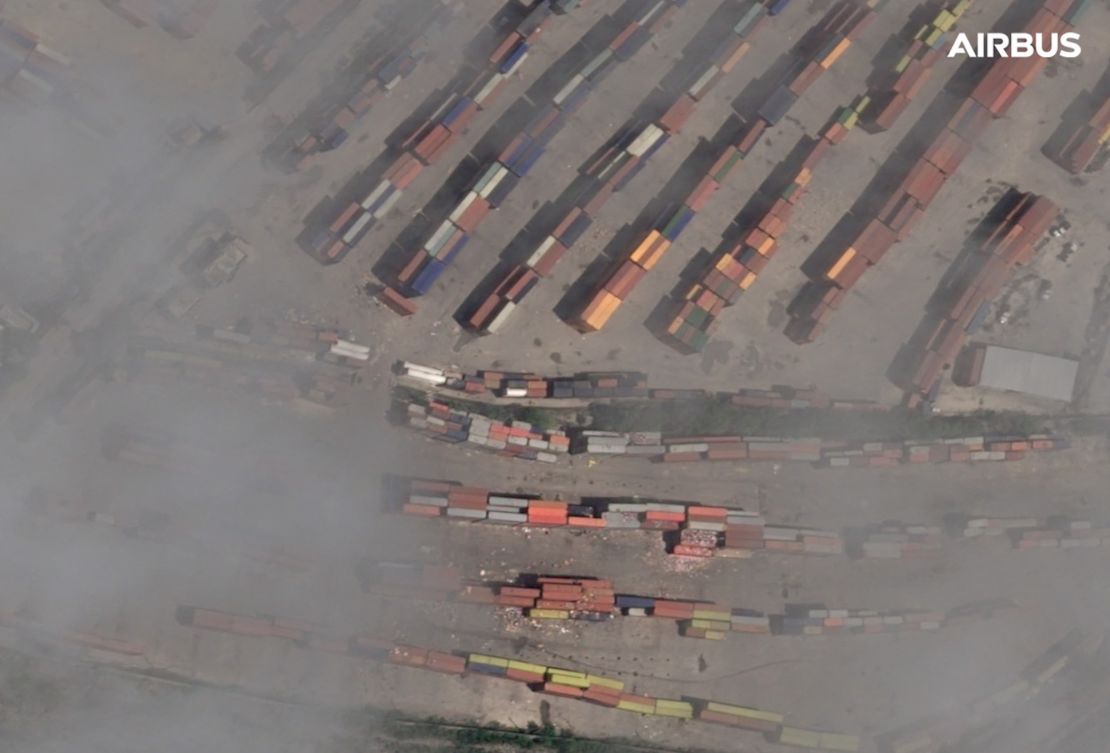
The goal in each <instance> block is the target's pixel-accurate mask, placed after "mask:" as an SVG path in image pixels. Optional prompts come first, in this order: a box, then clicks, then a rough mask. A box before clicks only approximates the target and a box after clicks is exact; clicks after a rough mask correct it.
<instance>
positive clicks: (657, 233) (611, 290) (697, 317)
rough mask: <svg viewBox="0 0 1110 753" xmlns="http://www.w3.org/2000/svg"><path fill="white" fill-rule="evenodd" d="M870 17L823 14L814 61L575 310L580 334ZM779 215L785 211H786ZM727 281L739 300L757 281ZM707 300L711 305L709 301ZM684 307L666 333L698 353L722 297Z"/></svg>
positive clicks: (597, 322) (845, 2)
mask: <svg viewBox="0 0 1110 753" xmlns="http://www.w3.org/2000/svg"><path fill="white" fill-rule="evenodd" d="M872 4H874V3H872ZM873 17H874V12H873V11H872V10H871V8H870V7H866V6H862V5H857V4H856V3H855V2H854V0H841V2H840V3H838V4H837V5H835V6H834V7H833V8H832V9H831V10H830V11H829V12H828V13H827V14H826V15H825V17H824V18H823V19H822V21H821V22H819V23H818V25H817V27H816V28H817V31H818V33H819V34H821V35H822V37H821V38H822V42H821V43H820V46H819V47H818V48H817V50H816V52H815V53H814V55H813V56H812V58H811V59H810V60H809V61H808V62H806V63H805V64H803V65H799V66H796V67H795V69H794V70H793V71H792V72H791V73H790V74H788V76H787V78H786V80H785V81H784V82H783V83H782V84H781V85H780V86H779V87H778V89H776V90H775V92H774V93H773V94H772V95H771V96H770V98H768V100H767V101H766V102H765V103H764V104H763V106H762V107H761V108H760V109H759V111H758V113H757V115H758V118H757V119H756V120H754V121H753V122H752V124H751V125H749V126H746V127H745V128H743V129H742V130H741V132H740V133H739V134H737V140H736V142H735V143H734V144H732V145H730V146H728V147H727V148H726V149H725V150H724V152H722V154H721V155H720V157H719V158H718V159H717V161H716V162H715V163H714V164H713V165H712V166H711V167H710V169H709V172H708V173H707V174H706V175H705V176H704V177H703V178H702V180H701V181H700V182H699V183H698V185H697V186H696V187H694V189H693V190H692V191H691V192H690V194H689V196H688V197H687V199H686V200H685V201H684V202H683V204H681V205H680V206H679V207H678V208H677V209H675V210H674V211H672V212H668V213H666V214H665V215H664V216H663V217H662V218H661V219H660V220H659V221H658V222H657V223H656V224H655V227H654V228H653V229H652V230H651V231H650V232H649V233H648V234H647V236H646V237H644V238H642V239H641V240H639V241H637V242H635V243H633V244H632V248H631V251H630V252H629V254H628V256H627V257H626V258H623V259H621V260H620V261H619V264H618V266H616V267H615V268H613V269H612V270H610V272H609V274H608V275H607V276H606V277H605V278H604V279H603V281H602V282H601V283H600V284H599V285H598V286H597V288H596V289H595V290H594V292H593V294H592V295H590V296H588V297H587V299H586V300H585V302H584V304H583V305H582V306H581V307H580V308H578V309H577V311H576V313H575V315H574V316H573V317H572V320H571V323H572V324H573V325H574V326H576V327H577V328H578V329H580V330H581V331H583V332H596V331H598V330H600V329H601V328H602V327H603V326H605V323H606V322H607V321H608V320H609V318H610V317H611V316H612V315H613V313H614V312H615V311H616V310H617V309H618V308H619V307H620V304H621V303H622V302H623V300H624V299H626V298H627V297H628V295H629V294H630V293H631V291H632V289H633V288H634V287H635V286H636V284H637V283H639V281H640V280H641V279H643V277H644V276H645V275H646V274H647V272H648V271H649V270H650V269H651V268H652V267H653V266H654V265H655V264H656V263H657V262H658V261H659V259H660V258H662V256H663V254H665V253H666V251H667V250H668V249H669V248H670V246H671V244H672V243H674V242H675V241H676V240H677V239H678V236H679V234H680V233H681V232H682V231H683V230H684V229H685V228H686V227H687V226H688V225H689V223H690V221H691V220H692V219H693V218H694V217H695V215H696V214H697V212H698V211H699V210H700V209H701V208H702V207H703V206H704V205H705V203H706V202H707V201H708V200H709V198H710V197H711V196H712V195H713V193H714V192H715V191H716V190H717V189H718V188H719V187H720V184H721V181H723V180H724V179H725V177H726V176H727V174H728V173H729V171H730V170H731V169H732V168H733V167H735V166H736V165H738V164H739V163H740V162H741V161H742V160H743V159H744V158H745V157H746V156H747V155H748V154H749V153H750V152H751V150H752V149H753V148H754V147H755V145H756V143H758V140H759V138H760V136H761V135H762V133H763V131H764V130H765V129H766V128H767V127H768V126H773V125H775V124H776V123H778V122H779V120H781V119H782V118H783V117H785V115H786V113H787V112H788V111H789V109H790V107H791V106H793V104H794V103H795V102H796V101H797V99H798V97H799V96H800V95H801V93H802V92H804V91H805V90H806V89H807V88H808V87H809V86H810V85H811V84H812V83H813V82H814V81H816V80H817V78H818V77H820V75H821V74H822V73H823V72H824V71H826V70H828V69H829V68H831V67H832V65H833V64H834V63H835V62H836V61H837V60H838V59H840V57H841V56H842V55H843V54H844V52H845V51H846V50H847V49H848V48H849V47H850V46H851V44H852V41H853V40H854V39H856V37H857V36H858V35H859V34H860V33H861V32H862V31H863V29H864V28H865V27H866V26H867V25H868V23H869V22H870V20H871V19H872V18H873ZM783 204H784V205H785V204H786V202H783ZM780 211H789V206H786V208H785V209H784V210H783V209H780ZM767 222H768V224H769V226H773V227H772V229H774V228H776V227H778V226H779V225H782V226H785V220H784V219H782V218H777V219H776V218H775V216H774V215H771V216H770V219H768V221H767ZM772 237H773V236H772ZM728 279H729V281H730V282H732V283H735V285H734V286H733V287H735V289H736V291H737V295H738V294H739V291H741V290H743V289H744V288H746V287H747V286H748V285H750V284H751V281H752V280H754V279H755V276H754V275H749V276H742V275H741V274H740V273H739V272H737V274H736V276H735V278H728ZM726 297H727V296H726ZM710 299H712V300H713V301H714V302H710ZM687 302H688V303H690V304H691V305H690V306H684V307H683V308H682V310H681V311H680V312H679V313H678V314H677V315H675V316H674V317H672V319H671V320H670V323H669V324H668V326H667V327H666V330H667V334H668V335H669V336H670V337H672V338H674V339H675V340H676V341H677V342H679V343H681V344H683V345H685V346H687V347H689V348H691V349H692V350H698V349H700V347H701V346H702V345H704V341H705V339H706V338H707V335H706V334H705V331H704V330H703V329H701V328H700V325H701V324H702V323H703V321H704V319H705V318H706V317H707V316H715V315H716V313H718V312H719V310H720V308H721V307H723V306H724V304H725V297H721V296H718V295H716V294H715V293H713V292H712V291H711V290H710V289H708V288H706V287H705V286H704V285H701V284H696V285H695V286H694V288H693V289H692V290H691V291H690V293H689V296H688V297H687ZM698 312H701V313H698Z"/></svg>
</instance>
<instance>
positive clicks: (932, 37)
mask: <svg viewBox="0 0 1110 753" xmlns="http://www.w3.org/2000/svg"><path fill="white" fill-rule="evenodd" d="M942 36H944V32H943V31H941V30H940V29H937V28H934V29H933V30H932V31H931V32H929V33H928V34H927V35H926V37H925V44H927V45H929V46H930V47H932V46H934V45H935V44H936V43H937V40H938V39H940V38H941V37H942Z"/></svg>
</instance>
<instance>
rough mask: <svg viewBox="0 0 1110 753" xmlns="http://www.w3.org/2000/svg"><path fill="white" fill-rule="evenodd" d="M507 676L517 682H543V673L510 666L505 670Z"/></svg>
mask: <svg viewBox="0 0 1110 753" xmlns="http://www.w3.org/2000/svg"><path fill="white" fill-rule="evenodd" d="M505 677H506V678H508V679H510V680H516V681H517V682H526V683H528V684H529V685H538V684H539V683H541V682H543V675H542V674H540V673H539V672H529V671H527V670H524V669H514V668H512V667H509V669H508V670H506V672H505Z"/></svg>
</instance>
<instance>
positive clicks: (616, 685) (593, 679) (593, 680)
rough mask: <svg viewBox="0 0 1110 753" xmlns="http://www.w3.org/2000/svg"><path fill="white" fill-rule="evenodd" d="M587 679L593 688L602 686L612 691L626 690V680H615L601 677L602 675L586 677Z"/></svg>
mask: <svg viewBox="0 0 1110 753" xmlns="http://www.w3.org/2000/svg"><path fill="white" fill-rule="evenodd" d="M586 679H587V680H589V682H590V686H591V687H593V686H594V685H600V686H601V687H603V688H611V689H612V690H624V680H614V679H613V678H611V677H601V676H600V675H586Z"/></svg>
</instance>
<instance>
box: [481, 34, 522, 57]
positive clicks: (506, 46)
mask: <svg viewBox="0 0 1110 753" xmlns="http://www.w3.org/2000/svg"><path fill="white" fill-rule="evenodd" d="M521 41H523V40H522V38H521V36H520V35H519V34H517V33H516V32H515V31H513V32H510V33H509V34H508V35H507V36H506V37H505V38H504V39H502V40H501V44H499V45H497V47H496V49H494V51H493V52H492V53H490V56H489V61H490V62H491V63H498V62H500V61H501V60H502V59H503V58H504V57H505V56H506V55H508V54H509V50H511V49H513V47H516V45H517V43H518V42H521Z"/></svg>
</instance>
